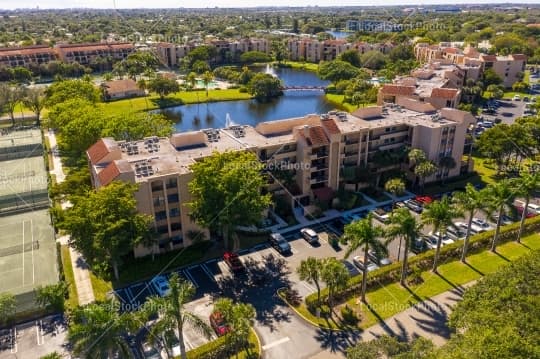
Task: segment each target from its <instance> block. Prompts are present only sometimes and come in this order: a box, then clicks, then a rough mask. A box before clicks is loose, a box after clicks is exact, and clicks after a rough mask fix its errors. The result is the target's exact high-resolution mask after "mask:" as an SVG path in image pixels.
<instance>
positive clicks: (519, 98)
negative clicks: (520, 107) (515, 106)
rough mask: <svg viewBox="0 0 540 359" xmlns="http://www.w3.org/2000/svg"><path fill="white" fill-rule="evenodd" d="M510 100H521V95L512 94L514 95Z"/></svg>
mask: <svg viewBox="0 0 540 359" xmlns="http://www.w3.org/2000/svg"><path fill="white" fill-rule="evenodd" d="M512 100H513V101H521V96H519V95H514V97H512Z"/></svg>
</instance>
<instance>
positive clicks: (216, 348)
mask: <svg viewBox="0 0 540 359" xmlns="http://www.w3.org/2000/svg"><path fill="white" fill-rule="evenodd" d="M227 354H228V350H227V347H226V346H225V337H219V338H217V339H216V340H212V341H211V342H208V343H206V344H204V345H201V346H200V347H198V348H195V349H193V350H190V351H188V352H187V357H188V359H214V358H226V357H227Z"/></svg>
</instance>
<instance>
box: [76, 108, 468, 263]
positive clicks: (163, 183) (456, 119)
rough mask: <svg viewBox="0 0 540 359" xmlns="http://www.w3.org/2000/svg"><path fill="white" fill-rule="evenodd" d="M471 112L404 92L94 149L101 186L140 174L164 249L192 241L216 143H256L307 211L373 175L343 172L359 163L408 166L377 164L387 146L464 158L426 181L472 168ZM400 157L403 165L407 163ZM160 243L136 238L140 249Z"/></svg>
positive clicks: (274, 184) (243, 146) (106, 141)
mask: <svg viewBox="0 0 540 359" xmlns="http://www.w3.org/2000/svg"><path fill="white" fill-rule="evenodd" d="M474 121H475V119H474V117H473V116H472V115H471V114H470V113H467V112H463V111H459V110H456V109H451V108H444V109H441V110H440V111H437V110H436V109H435V108H434V107H433V106H432V105H430V104H428V103H422V102H420V101H416V100H412V99H407V98H400V99H398V100H397V104H384V105H383V106H375V107H368V108H363V109H359V110H357V111H356V112H354V113H353V114H348V113H342V112H336V111H332V112H330V113H328V114H324V115H307V116H305V117H300V118H293V119H286V120H279V121H272V122H262V123H259V124H258V125H257V126H255V127H252V126H233V127H230V128H225V129H208V130H199V131H191V132H184V133H176V134H174V135H172V136H171V137H170V138H157V137H152V138H146V139H144V140H141V141H134V142H125V141H115V140H114V139H112V138H103V139H101V140H99V141H98V142H97V143H96V144H94V145H93V146H92V147H91V148H89V149H88V151H87V156H88V161H89V167H90V172H91V177H92V183H93V185H94V187H96V188H99V187H101V186H106V185H108V184H109V183H111V182H112V181H114V180H122V181H128V182H132V183H137V184H138V185H139V189H138V191H137V193H136V195H135V196H136V199H137V206H138V210H139V212H141V213H145V214H148V215H150V216H152V217H153V218H154V225H155V228H156V230H157V232H158V233H159V234H160V240H159V245H158V247H159V251H167V250H171V249H175V248H180V247H183V246H188V245H190V244H191V242H190V238H189V236H188V233H189V232H190V231H191V230H199V229H200V228H199V227H198V225H197V224H196V223H194V222H193V221H192V219H191V218H190V216H189V206H188V203H189V202H190V201H191V195H190V193H189V190H188V184H189V182H190V181H191V179H192V172H191V170H190V165H192V164H193V163H195V162H196V161H199V160H201V159H202V158H204V157H206V156H210V155H211V154H212V153H213V152H214V151H219V152H223V151H251V152H253V153H255V154H256V155H257V157H258V158H259V159H260V160H261V162H263V163H265V164H266V167H265V168H266V171H265V173H266V175H267V178H268V187H267V190H268V191H269V192H270V193H272V194H273V195H275V196H283V197H284V198H285V199H286V200H288V201H289V203H290V205H291V206H296V207H299V206H300V207H303V208H304V213H306V214H307V213H310V212H311V211H312V210H313V208H314V207H315V206H314V204H315V203H317V202H320V201H328V200H331V199H332V198H333V195H334V192H335V191H337V190H338V189H339V188H341V187H346V188H348V187H350V186H353V187H354V188H355V189H358V188H360V187H363V186H366V185H368V184H367V183H366V181H365V180H360V179H356V180H355V179H351V178H349V177H347V175H346V173H349V172H350V170H353V171H361V172H362V173H364V174H365V175H366V176H367V177H368V178H375V177H378V176H380V175H381V173H382V172H384V171H387V170H388V169H391V168H395V169H403V170H407V166H404V164H403V163H402V161H398V162H394V163H387V164H380V163H379V162H378V161H377V158H379V157H380V155H381V154H383V155H384V154H391V153H394V152H397V151H403V150H404V149H405V148H419V149H422V150H424V151H425V152H426V154H427V157H428V159H430V160H432V161H434V162H436V163H438V161H439V160H440V158H442V157H446V156H451V157H453V158H454V160H455V161H456V163H457V164H458V166H457V167H456V168H452V169H441V170H439V171H438V172H437V173H436V174H434V175H433V176H432V177H430V178H428V179H427V182H430V181H435V180H439V179H443V178H447V177H453V176H456V175H459V174H460V173H463V172H466V171H468V170H470V168H469V167H467V166H466V165H462V160H461V159H462V155H463V147H464V144H465V136H466V133H467V130H468V128H469V126H470V125H471V124H472V123H474ZM402 166H403V168H402ZM275 168H281V169H286V170H289V171H292V174H293V177H292V182H291V183H281V182H280V180H279V179H278V178H279V176H278V175H277V174H275V173H274V172H273V169H275ZM152 250H153V249H151V248H145V247H142V246H139V247H138V248H136V249H135V256H144V255H147V254H149V253H150V252H151V251H152Z"/></svg>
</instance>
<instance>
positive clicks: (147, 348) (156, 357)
mask: <svg viewBox="0 0 540 359" xmlns="http://www.w3.org/2000/svg"><path fill="white" fill-rule="evenodd" d="M141 356H142V358H143V359H162V358H163V357H162V356H161V353H160V351H159V350H157V349H156V347H155V345H151V344H150V343H148V342H144V343H142V344H141Z"/></svg>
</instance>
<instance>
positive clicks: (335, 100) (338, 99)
mask: <svg viewBox="0 0 540 359" xmlns="http://www.w3.org/2000/svg"><path fill="white" fill-rule="evenodd" d="M324 96H325V98H326V100H327V101H328V102H331V103H332V104H334V105H336V106H338V107H340V108H341V109H343V110H345V111H347V112H353V111H356V110H358V109H359V108H362V106H356V105H352V104H350V103H348V102H344V100H345V95H338V94H334V93H327V94H325V95H324ZM376 105H377V104H375V103H368V104H365V105H364V106H363V107H369V106H376Z"/></svg>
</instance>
